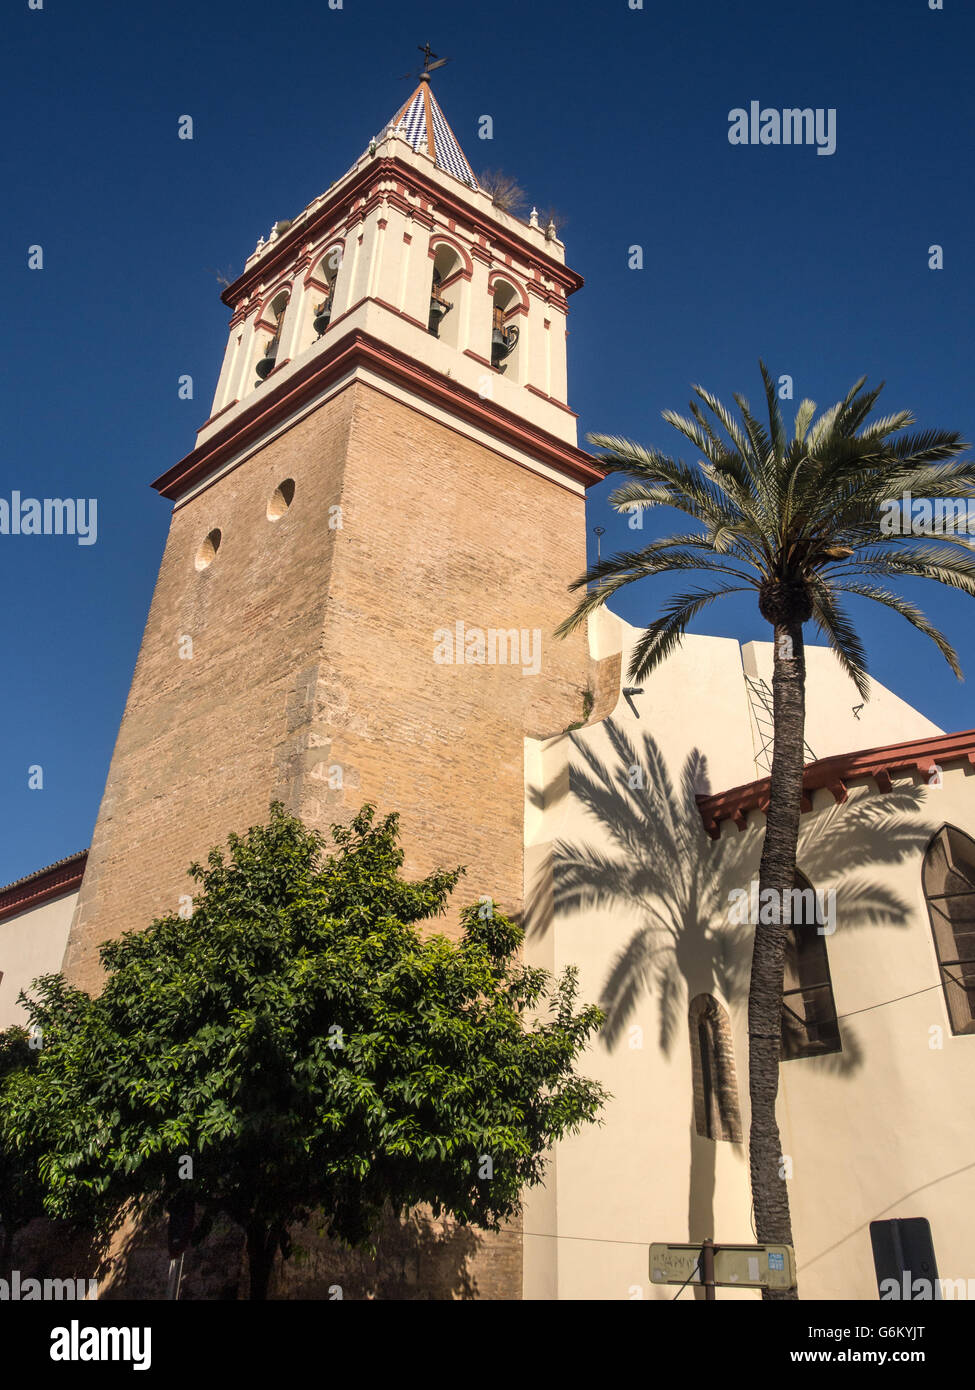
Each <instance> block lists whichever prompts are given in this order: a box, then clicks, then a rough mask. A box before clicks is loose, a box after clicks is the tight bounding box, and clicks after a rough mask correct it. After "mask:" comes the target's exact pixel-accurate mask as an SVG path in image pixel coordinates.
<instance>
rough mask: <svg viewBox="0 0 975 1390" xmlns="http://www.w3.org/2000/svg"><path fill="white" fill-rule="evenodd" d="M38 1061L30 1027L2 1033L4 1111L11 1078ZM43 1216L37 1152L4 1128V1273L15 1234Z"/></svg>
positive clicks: (0, 1161)
mask: <svg viewBox="0 0 975 1390" xmlns="http://www.w3.org/2000/svg"><path fill="white" fill-rule="evenodd" d="M36 1061H37V1048H36V1047H32V1046H31V1039H30V1035H29V1034H28V1032H27V1029H26V1028H21V1027H19V1026H17V1025H14V1027H12V1028H6V1029H4V1031H3V1032H0V1114H2V1107H3V1095H4V1088H5V1084H6V1082H7V1081H8V1079H9V1078H10V1077H12V1076H13V1075H14V1073H15V1072H19V1071H23V1070H25V1069H26V1068H28V1067H31V1066H33V1065H34V1063H35V1062H36ZM26 1147H27V1146H25V1148H26ZM43 1215H44V1206H43V1190H42V1188H41V1183H40V1178H39V1177H38V1173H37V1155H36V1154H31V1153H30V1152H21V1151H19V1150H18V1149H17V1148H15V1147H14V1145H13V1144H12V1143H10V1142H9V1141H7V1140H5V1138H4V1136H3V1133H2V1131H0V1232H2V1234H0V1273H3V1274H4V1275H6V1274H7V1273H8V1272H9V1268H10V1257H11V1252H12V1250H13V1241H14V1236H15V1235H16V1234H17V1232H18V1231H19V1230H20V1229H21V1228H22V1227H23V1226H26V1225H27V1223H28V1222H29V1221H33V1220H34V1218H35V1217H37V1216H43Z"/></svg>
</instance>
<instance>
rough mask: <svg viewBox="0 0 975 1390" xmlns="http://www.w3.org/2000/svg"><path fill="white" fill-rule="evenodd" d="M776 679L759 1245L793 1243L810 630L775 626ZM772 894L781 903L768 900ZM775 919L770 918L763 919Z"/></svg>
mask: <svg viewBox="0 0 975 1390" xmlns="http://www.w3.org/2000/svg"><path fill="white" fill-rule="evenodd" d="M774 663H775V664H774V674H773V677H772V706H773V721H774V739H775V742H774V745H773V752H772V775H771V779H770V788H769V804H768V811H767V814H766V826H765V843H764V845H763V846H762V862H761V867H760V869H759V902H760V904H765V903H767V902H770V901H774V902H775V903H777V904H778V905H779V908H780V911H779V912H777V913H775V915H776V917H778V918H779V920H778V921H777V922H771V923H762V922H761V921H759V922H758V923H757V924H756V926H755V944H754V949H753V952H752V973H751V983H750V986H749V992H748V1091H749V1095H750V1097H751V1110H752V1115H751V1133H750V1136H749V1165H750V1171H751V1185H752V1202H753V1204H754V1208H755V1230H756V1234H757V1236H758V1239H759V1241H762V1242H765V1241H769V1242H774V1243H775V1244H779V1245H791V1244H792V1221H791V1217H790V1214H789V1191H788V1188H787V1187H786V1182H785V1178H784V1176H781V1175H780V1165H781V1160H782V1141H781V1138H780V1136H779V1126H778V1121H777V1120H776V1116H775V1100H776V1096H777V1094H778V1089H779V1053H780V1049H781V1040H782V977H783V974H784V970H785V943H786V937H785V933H786V931H787V930H788V927H787V925H785V924H784V921H783V919H784V918H789V917H790V915H791V914H790V912H789V911H788V910H786V911H785V912H782V911H781V908H782V907H783V906H784V905H788V906H791V901H792V900H791V897H790V896H788V895H789V894H790V893H791V890H792V887H793V884H794V880H795V872H796V845H797V843H798V839H799V813H800V805H801V801H802V770H803V762H804V748H805V658H804V654H803V641H802V623H801V622H796V621H789V620H785V621H781V622H777V623H776V624H775V657H774ZM767 890H771V891H772V892H773V893H774V894H775V898H774V900H773V899H769V898H767V897H766V891H767ZM765 915H772V914H767V913H766V911H762V912H761V913H760V916H765ZM763 1296H764V1297H765V1298H771V1299H796V1298H798V1292H797V1291H796V1290H795V1289H793V1290H790V1291H788V1292H782V1291H774V1292H772V1291H769V1290H765V1292H764V1295H763Z"/></svg>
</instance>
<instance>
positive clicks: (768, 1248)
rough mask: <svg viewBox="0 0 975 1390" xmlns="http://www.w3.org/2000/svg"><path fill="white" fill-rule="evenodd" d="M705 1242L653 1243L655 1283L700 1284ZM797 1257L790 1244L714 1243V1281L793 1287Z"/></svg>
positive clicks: (728, 1285) (744, 1286)
mask: <svg viewBox="0 0 975 1390" xmlns="http://www.w3.org/2000/svg"><path fill="white" fill-rule="evenodd" d="M703 1250H704V1247H703V1245H651V1247H650V1282H651V1283H652V1284H684V1283H688V1284H700V1283H701V1282H702V1279H701V1270H702V1268H703V1259H702V1254H703ZM795 1282H796V1258H795V1252H794V1251H793V1249H792V1246H791V1245H718V1244H717V1243H716V1244H715V1246H714V1283H715V1285H716V1286H718V1287H719V1288H728V1289H791V1288H793V1287H794V1286H795Z"/></svg>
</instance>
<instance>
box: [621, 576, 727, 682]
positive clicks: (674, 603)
mask: <svg viewBox="0 0 975 1390" xmlns="http://www.w3.org/2000/svg"><path fill="white" fill-rule="evenodd" d="M746 589H747V586H746V585H731V584H719V585H718V586H717V587H716V588H714V589H692V590H690V591H689V592H688V593H686V594H677V595H676V596H675V597H673V598H671V599H668V600H667V602H666V603H665V604H664V606H663V611H662V613H661V615H660V617H659V618H658V619H657V620H656V622H653V623H651V624H650V626H649V627H648V628H646V629H645V630H644V632H643V634H642V635H641V636H640V638H639V640H638V641H637V643H636V645H635V647H634V648H633V658H632V660H631V662H630V669H629V673H628V674H629V679H630V680H634V681H639V680H643V679H644V678H645V677H646V676H648V675H649V674H650V672H651V671H653V670H654V669H655V668H656V667H657V666H659V665H660V663H661V662H662V661H664V660H665V658H666V657H668V656H669V655H670V653H671V652H672V651H674V650H675V648H677V647H679V646H680V644H681V641H682V639H683V636H684V632H685V629H686V627H687V624H688V623H689V622H690V621H691V619H692V618H694V617H696V616H697V614H698V613H700V611H701V609H702V608H706V607H707V606H708V604H709V603H713V602H714V600H715V599H716V598H723V597H724V596H725V594H740V593H744V592H745V591H746Z"/></svg>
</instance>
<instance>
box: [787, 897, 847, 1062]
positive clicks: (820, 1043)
mask: <svg viewBox="0 0 975 1390" xmlns="http://www.w3.org/2000/svg"><path fill="white" fill-rule="evenodd" d="M824 925H825V924H824V922H823V921H822V914H821V912H820V910H819V904H818V902H817V900H816V894H815V892H814V891H813V888H812V885H811V884H810V882H809V880H808V879H807V878H805V877H804V875H803V874H800V873H798V872H797V873H796V876H795V880H794V889H793V895H792V925H791V928H790V927H787V928H786V943H785V975H784V977H783V981H782V1047H781V1056H782V1060H783V1061H785V1062H788V1061H793V1060H795V1058H797V1057H820V1056H822V1055H824V1054H825V1053H828V1052H842V1050H843V1042H842V1040H841V1038H840V1028H839V1023H838V1022H837V1019H836V1004H835V1002H834V1000H833V982H832V980H831V979H830V973H829V956H828V954H827V951H826V935H825V933H824V932H820V930H819V928H820V927H822V926H824Z"/></svg>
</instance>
